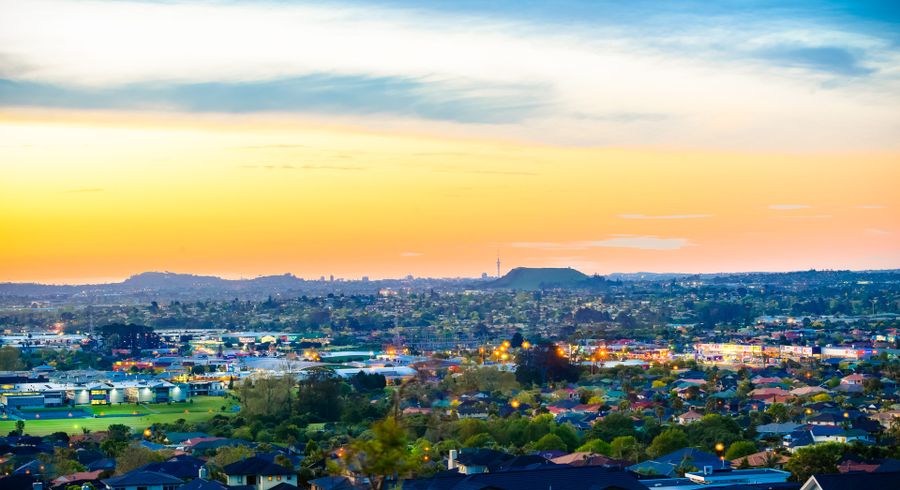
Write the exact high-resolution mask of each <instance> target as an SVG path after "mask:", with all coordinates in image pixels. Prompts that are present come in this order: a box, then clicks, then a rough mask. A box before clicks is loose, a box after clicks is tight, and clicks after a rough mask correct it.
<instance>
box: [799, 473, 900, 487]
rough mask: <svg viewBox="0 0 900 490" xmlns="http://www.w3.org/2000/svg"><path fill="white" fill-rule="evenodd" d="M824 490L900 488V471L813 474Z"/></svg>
mask: <svg viewBox="0 0 900 490" xmlns="http://www.w3.org/2000/svg"><path fill="white" fill-rule="evenodd" d="M812 478H815V479H816V482H818V484H819V487H820V488H821V489H822V490H859V489H860V488H871V489H876V488H878V489H880V488H885V489H887V488H900V472H891V473H838V474H835V475H813V476H812Z"/></svg>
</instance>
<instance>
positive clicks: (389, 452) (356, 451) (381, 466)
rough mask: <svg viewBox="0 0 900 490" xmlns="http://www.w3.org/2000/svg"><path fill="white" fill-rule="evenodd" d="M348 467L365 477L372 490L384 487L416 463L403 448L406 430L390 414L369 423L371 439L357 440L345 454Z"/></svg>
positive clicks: (407, 449) (404, 446)
mask: <svg viewBox="0 0 900 490" xmlns="http://www.w3.org/2000/svg"><path fill="white" fill-rule="evenodd" d="M348 456H349V457H348V460H349V461H348V462H349V463H350V466H351V467H352V468H354V469H355V470H357V471H359V473H361V474H362V475H364V476H366V477H368V478H369V484H370V486H371V487H372V490H383V489H386V488H388V487H387V483H388V481H389V480H390V479H391V478H393V477H402V476H405V475H406V474H407V473H409V472H410V471H411V470H412V469H414V468H415V467H416V466H417V465H418V461H417V460H415V459H414V458H413V457H411V453H410V451H409V448H408V447H407V438H406V430H405V429H404V428H403V427H402V426H401V425H400V424H399V423H398V422H397V420H396V419H394V418H393V417H388V418H386V419H384V420H382V421H380V422H376V423H375V424H374V425H372V438H370V439H357V440H356V441H355V442H354V443H353V444H352V445H351V446H350V452H349V454H348Z"/></svg>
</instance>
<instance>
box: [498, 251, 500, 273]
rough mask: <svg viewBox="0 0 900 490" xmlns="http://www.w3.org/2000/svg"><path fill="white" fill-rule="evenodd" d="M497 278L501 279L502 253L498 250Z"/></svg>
mask: <svg viewBox="0 0 900 490" xmlns="http://www.w3.org/2000/svg"><path fill="white" fill-rule="evenodd" d="M497 277H498V278H499V277H500V251H499V250H497Z"/></svg>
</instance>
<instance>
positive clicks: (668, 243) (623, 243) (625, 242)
mask: <svg viewBox="0 0 900 490" xmlns="http://www.w3.org/2000/svg"><path fill="white" fill-rule="evenodd" d="M590 244H591V246H592V247H610V248H636V249H640V250H677V249H679V248H684V247H686V246H688V245H689V244H690V242H689V241H688V240H687V239H686V238H658V237H655V236H637V237H619V238H610V239H607V240H600V241H596V242H590Z"/></svg>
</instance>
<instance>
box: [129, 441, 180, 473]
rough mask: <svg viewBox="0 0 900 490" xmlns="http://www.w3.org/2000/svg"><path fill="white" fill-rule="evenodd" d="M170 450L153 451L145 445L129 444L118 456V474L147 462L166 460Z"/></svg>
mask: <svg viewBox="0 0 900 490" xmlns="http://www.w3.org/2000/svg"><path fill="white" fill-rule="evenodd" d="M169 456H170V452H168V451H153V450H150V449H147V448H145V447H143V446H136V445H134V446H128V447H126V448H125V449H123V450H122V452H121V453H119V456H118V457H116V474H117V475H122V474H125V473H128V472H129V471H131V470H134V469H137V468H140V467H141V466H144V465H146V464H150V463H158V462H160V461H165V460H166V459H167V458H168V457H169Z"/></svg>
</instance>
